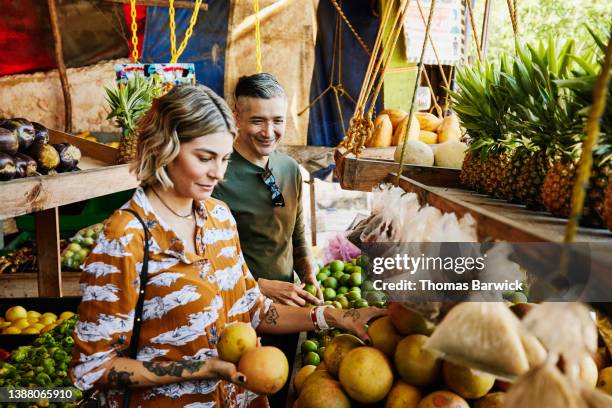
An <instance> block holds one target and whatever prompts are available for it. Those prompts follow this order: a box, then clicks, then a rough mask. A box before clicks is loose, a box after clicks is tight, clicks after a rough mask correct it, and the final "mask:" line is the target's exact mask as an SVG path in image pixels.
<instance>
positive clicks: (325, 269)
mask: <svg viewBox="0 0 612 408" xmlns="http://www.w3.org/2000/svg"><path fill="white" fill-rule="evenodd" d="M319 273H326V274H328V275H329V274H330V273H331V271H330V270H329V268H328V267H327V266H324V267H322V268H321V269H319Z"/></svg>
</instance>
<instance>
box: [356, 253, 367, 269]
mask: <svg viewBox="0 0 612 408" xmlns="http://www.w3.org/2000/svg"><path fill="white" fill-rule="evenodd" d="M357 265H359V266H361V267H362V268H363V269H367V268H368V257H367V256H365V255H359V256H358V257H357Z"/></svg>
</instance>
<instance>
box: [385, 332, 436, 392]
mask: <svg viewBox="0 0 612 408" xmlns="http://www.w3.org/2000/svg"><path fill="white" fill-rule="evenodd" d="M427 339H428V337H427V336H424V335H422V334H413V335H412V336H407V337H405V338H404V339H402V340H401V341H400V342H399V343H398V344H397V348H396V349H395V355H394V361H395V368H396V369H397V372H398V373H399V375H400V377H402V379H403V380H404V381H405V382H407V383H408V384H411V385H415V386H417V387H420V386H423V385H429V384H431V383H433V382H434V381H435V380H436V379H437V378H438V374H439V372H440V366H441V364H442V363H441V361H440V359H438V357H437V355H436V354H435V353H434V352H433V351H430V350H426V349H424V348H423V345H424V344H425V342H426V341H427Z"/></svg>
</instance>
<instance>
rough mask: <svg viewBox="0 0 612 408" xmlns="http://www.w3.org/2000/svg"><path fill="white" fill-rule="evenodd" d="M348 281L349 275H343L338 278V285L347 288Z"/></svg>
mask: <svg viewBox="0 0 612 408" xmlns="http://www.w3.org/2000/svg"><path fill="white" fill-rule="evenodd" d="M350 280H351V275H350V274H348V273H343V274H342V276H340V277H339V278H338V283H339V284H340V286H348V284H349V281H350Z"/></svg>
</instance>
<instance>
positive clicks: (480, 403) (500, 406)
mask: <svg viewBox="0 0 612 408" xmlns="http://www.w3.org/2000/svg"><path fill="white" fill-rule="evenodd" d="M505 395H506V394H505V393H503V392H493V393H491V394H487V395H485V396H484V397H482V398H480V399H479V400H477V401H476V402H475V403H474V408H504V396H505Z"/></svg>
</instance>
